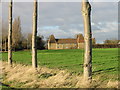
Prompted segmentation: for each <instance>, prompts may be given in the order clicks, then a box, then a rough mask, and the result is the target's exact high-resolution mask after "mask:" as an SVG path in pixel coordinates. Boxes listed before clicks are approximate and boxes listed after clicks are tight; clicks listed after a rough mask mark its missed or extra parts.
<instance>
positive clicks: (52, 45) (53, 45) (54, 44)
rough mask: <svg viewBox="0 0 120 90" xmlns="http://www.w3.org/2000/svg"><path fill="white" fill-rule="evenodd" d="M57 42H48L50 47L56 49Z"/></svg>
mask: <svg viewBox="0 0 120 90" xmlns="http://www.w3.org/2000/svg"><path fill="white" fill-rule="evenodd" d="M56 46H57V43H48V49H56Z"/></svg>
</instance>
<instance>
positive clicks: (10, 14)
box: [8, 0, 12, 65]
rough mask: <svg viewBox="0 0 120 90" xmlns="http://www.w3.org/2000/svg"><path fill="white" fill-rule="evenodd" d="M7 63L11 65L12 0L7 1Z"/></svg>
mask: <svg viewBox="0 0 120 90" xmlns="http://www.w3.org/2000/svg"><path fill="white" fill-rule="evenodd" d="M8 64H9V65H12V0H10V3H9V30H8Z"/></svg>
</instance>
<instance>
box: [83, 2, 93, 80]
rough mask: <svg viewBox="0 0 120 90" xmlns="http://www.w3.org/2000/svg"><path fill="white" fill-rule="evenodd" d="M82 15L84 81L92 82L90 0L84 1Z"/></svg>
mask: <svg viewBox="0 0 120 90" xmlns="http://www.w3.org/2000/svg"><path fill="white" fill-rule="evenodd" d="M82 14H83V20H84V33H85V34H84V42H85V47H84V49H85V53H84V79H85V81H86V82H91V81H92V33H91V18H90V14H91V5H90V3H89V2H88V0H82Z"/></svg>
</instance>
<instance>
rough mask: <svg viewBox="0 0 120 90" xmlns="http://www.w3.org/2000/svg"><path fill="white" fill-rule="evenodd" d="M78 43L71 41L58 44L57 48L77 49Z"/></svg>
mask: <svg viewBox="0 0 120 90" xmlns="http://www.w3.org/2000/svg"><path fill="white" fill-rule="evenodd" d="M76 48H77V44H74V43H70V44H57V49H76Z"/></svg>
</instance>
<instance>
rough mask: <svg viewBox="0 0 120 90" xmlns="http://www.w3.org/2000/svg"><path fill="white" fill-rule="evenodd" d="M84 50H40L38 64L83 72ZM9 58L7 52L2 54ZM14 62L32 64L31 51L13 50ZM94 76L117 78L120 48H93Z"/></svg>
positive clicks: (76, 72)
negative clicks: (119, 50)
mask: <svg viewBox="0 0 120 90" xmlns="http://www.w3.org/2000/svg"><path fill="white" fill-rule="evenodd" d="M83 55H84V51H83V50H77V49H76V50H74V49H71V50H38V65H39V66H45V67H48V68H59V69H66V70H68V71H69V72H71V73H74V74H82V72H83V67H82V65H83V59H84V58H83ZM2 59H3V60H7V53H3V54H2ZM13 62H15V63H22V64H31V51H18V52H13ZM92 63H93V67H92V69H93V76H96V75H101V76H102V75H104V77H103V78H102V79H106V80H107V79H112V80H117V78H118V49H117V48H109V49H93V61H92Z"/></svg>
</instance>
